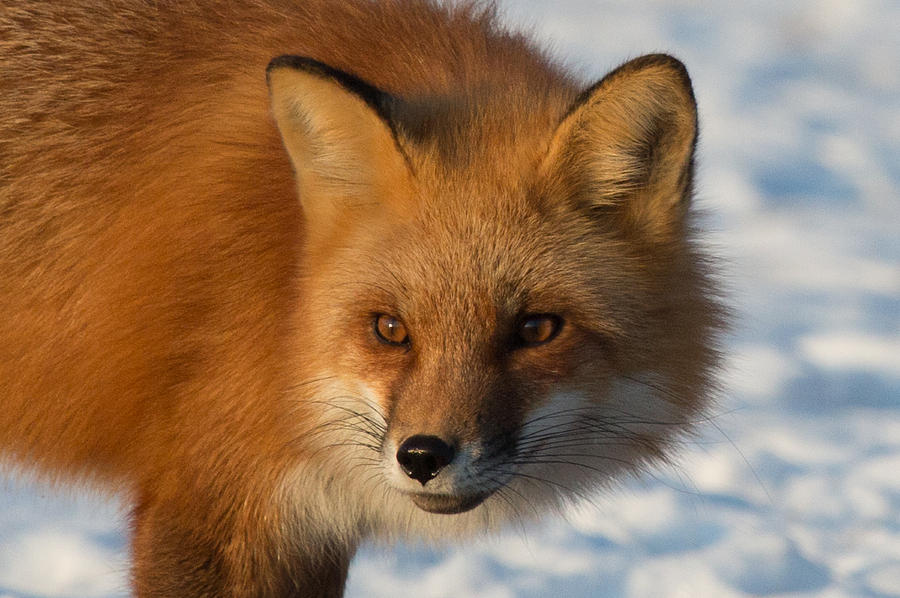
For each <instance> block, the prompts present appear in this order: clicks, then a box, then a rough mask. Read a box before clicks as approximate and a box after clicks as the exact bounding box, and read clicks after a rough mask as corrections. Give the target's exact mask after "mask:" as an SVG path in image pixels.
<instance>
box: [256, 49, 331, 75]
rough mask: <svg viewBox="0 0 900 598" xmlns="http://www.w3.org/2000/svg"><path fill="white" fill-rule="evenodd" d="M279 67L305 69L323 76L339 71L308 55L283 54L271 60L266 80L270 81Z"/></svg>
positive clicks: (296, 69) (267, 68)
mask: <svg viewBox="0 0 900 598" xmlns="http://www.w3.org/2000/svg"><path fill="white" fill-rule="evenodd" d="M279 69H292V70H295V71H305V72H307V73H313V74H315V75H319V76H321V77H328V76H332V77H333V76H334V75H333V74H332V73H333V72H337V71H336V69H334V68H332V67H330V66H328V65H327V64H325V63H324V62H319V61H318V60H315V59H313V58H309V57H308V56H295V55H293V54H283V55H281V56H276V57H275V58H273V59H272V60H270V61H269V64H268V66H267V67H266V80H267V81H268V80H269V78H270V77H271V75H272V72H273V71H277V70H279Z"/></svg>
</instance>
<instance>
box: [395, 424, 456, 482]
mask: <svg viewBox="0 0 900 598" xmlns="http://www.w3.org/2000/svg"><path fill="white" fill-rule="evenodd" d="M455 456H456V448H455V447H454V446H453V445H452V444H449V443H447V442H445V441H444V440H443V439H441V438H438V437H437V436H425V435H421V434H417V435H415V436H410V437H409V438H407V439H406V440H405V441H404V442H403V444H401V445H400V448H399V449H397V463H399V464H400V468H401V469H402V470H403V473H405V474H406V475H408V476H409V477H410V478H411V479H413V480H416V481H418V482H419V483H421V484H422V485H423V486H424V485H425V484H427V483H428V481H429V480H431V479H432V478H434V477H435V476H437V474H438V473H440V471H441V470H442V469H443V468H444V467H445V466H447V465H448V464H449V463H450V462H451V461H453V457H455Z"/></svg>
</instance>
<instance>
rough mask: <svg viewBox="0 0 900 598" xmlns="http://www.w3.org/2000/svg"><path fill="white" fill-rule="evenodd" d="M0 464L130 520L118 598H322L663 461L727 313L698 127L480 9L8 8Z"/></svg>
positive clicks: (643, 66) (677, 89)
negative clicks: (397, 560)
mask: <svg viewBox="0 0 900 598" xmlns="http://www.w3.org/2000/svg"><path fill="white" fill-rule="evenodd" d="M6 4H7V5H6V6H4V8H3V9H2V11H0V90H2V92H0V407H2V408H0V451H2V455H3V462H4V463H6V464H7V465H8V466H9V467H12V468H14V469H18V470H30V471H35V472H37V473H38V474H39V475H42V476H45V477H47V478H49V479H51V480H55V481H60V482H65V481H69V480H79V481H81V482H82V483H84V482H87V483H90V484H96V485H97V486H98V487H101V488H107V489H109V490H110V491H113V492H117V493H118V494H119V495H121V496H122V497H123V498H124V500H125V501H126V502H127V503H128V504H130V505H132V514H131V520H132V542H133V547H132V555H133V561H134V565H133V567H134V572H133V580H134V581H133V583H134V591H135V594H136V595H137V596H140V597H142V598H143V597H151V596H153V597H156V596H159V597H162V596H180V597H183V596H234V597H238V596H248V597H249V596H254V597H255V596H272V597H275V596H293V595H300V596H339V595H340V594H341V592H342V590H343V585H344V580H345V576H346V572H347V567H348V563H349V561H350V559H351V558H352V555H353V553H354V551H355V549H356V547H357V545H358V544H359V542H360V541H362V540H364V539H365V538H368V537H376V538H379V537H380V538H393V537H400V536H407V535H411V536H413V537H424V538H431V539H436V540H439V539H443V538H447V537H454V536H459V535H461V534H466V533H477V532H480V531H483V530H490V529H495V528H497V527H500V526H502V525H503V524H504V523H505V522H508V521H510V520H513V519H521V518H522V517H528V516H531V515H532V514H534V513H540V512H542V511H543V510H546V509H552V508H554V507H557V506H559V505H561V504H564V503H565V502H567V501H569V500H572V499H575V498H577V497H578V496H580V495H581V494H582V493H583V492H586V491H590V490H592V489H594V488H596V487H598V486H602V485H604V484H606V483H609V482H610V481H611V480H614V479H616V478H617V477H618V476H621V475H625V474H628V473H633V472H636V471H640V470H641V469H642V468H643V467H644V466H645V465H646V464H648V463H651V462H654V461H656V460H659V459H665V458H666V456H667V455H668V454H669V452H670V450H671V448H672V447H673V446H674V445H676V444H677V443H678V441H679V439H680V438H682V437H683V435H684V434H685V433H687V432H689V431H690V428H691V422H692V421H696V420H697V419H698V415H699V414H702V413H703V410H704V409H705V408H706V407H707V406H708V403H709V396H710V393H711V388H712V377H713V372H714V368H715V366H716V361H717V352H716V338H717V335H718V333H719V330H720V329H721V326H722V309H721V307H720V305H719V301H718V299H717V294H716V289H715V287H714V285H713V282H712V278H711V274H710V272H709V271H708V265H707V264H708V260H707V258H706V257H705V256H704V255H703V254H702V252H701V251H700V250H699V249H698V246H697V243H696V241H695V236H696V233H695V224H694V218H695V217H694V210H692V209H691V205H690V204H691V190H692V180H693V162H694V150H695V145H696V139H697V120H696V114H697V112H696V106H695V102H694V96H693V92H692V90H691V84H690V80H689V78H688V75H687V73H686V71H685V69H684V67H683V65H682V64H681V63H680V62H678V61H677V60H675V59H674V58H672V57H669V56H666V55H649V56H645V57H642V58H638V59H635V60H633V61H631V62H628V63H626V64H624V65H622V66H621V67H619V68H617V69H616V70H614V71H613V72H611V73H610V74H609V75H607V76H606V77H604V78H603V79H602V80H600V81H599V82H596V83H595V84H593V85H584V84H583V83H582V82H580V81H578V80H577V79H576V78H575V77H573V76H572V75H571V74H569V73H567V72H566V71H565V70H564V69H563V68H561V67H560V66H559V65H557V64H555V63H554V62H553V61H552V60H551V59H549V58H548V57H547V56H545V55H544V54H543V53H542V52H541V51H540V50H539V49H538V48H536V47H535V46H534V45H533V43H532V42H531V41H529V40H528V39H527V38H525V37H523V36H521V35H519V34H515V33H511V32H509V31H506V30H504V29H503V28H502V27H501V26H500V25H499V24H498V21H497V18H496V16H495V15H494V13H493V11H492V10H491V9H490V8H489V7H487V8H486V7H484V6H483V5H481V4H471V3H466V4H460V3H456V4H448V3H436V2H425V1H415V2H414V1H412V0H394V1H383V2H369V1H363V0H352V1H349V0H348V1H341V2H327V1H325V0H309V1H306V2H291V1H289V0H253V1H250V2H242V3H215V2H205V1H202V0H188V1H183V2H140V1H125V0H103V1H102V2H96V1H92V2H81V1H77V0H67V1H64V2H54V3H49V2H7V3H6Z"/></svg>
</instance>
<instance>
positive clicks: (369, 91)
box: [266, 54, 394, 123]
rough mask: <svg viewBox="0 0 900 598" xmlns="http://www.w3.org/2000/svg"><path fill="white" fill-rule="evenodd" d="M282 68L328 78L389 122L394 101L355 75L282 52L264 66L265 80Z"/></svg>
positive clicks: (311, 59)
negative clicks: (357, 97)
mask: <svg viewBox="0 0 900 598" xmlns="http://www.w3.org/2000/svg"><path fill="white" fill-rule="evenodd" d="M282 68H290V69H293V70H297V71H303V72H306V73H309V74H311V75H315V76H317V77H321V78H322V79H329V80H331V81H333V82H335V83H337V84H338V85H340V86H341V87H343V88H344V89H345V90H347V91H348V92H350V93H352V94H355V95H357V96H359V98H360V99H362V100H363V101H364V102H365V103H366V104H368V105H369V107H371V108H372V109H373V110H375V112H377V113H378V115H379V116H380V117H381V118H382V119H384V120H385V122H388V123H390V122H391V118H390V105H391V103H392V102H393V101H394V100H393V98H392V97H391V96H390V95H389V94H387V93H385V92H383V91H381V90H380V89H378V88H377V87H375V86H374V85H372V84H370V83H368V82H367V81H364V80H362V79H360V78H359V77H357V76H356V75H353V74H351V73H348V72H346V71H342V70H340V69H336V68H334V67H333V66H331V65H328V64H325V63H324V62H320V61H318V60H316V59H315V58H310V57H308V56H295V55H292V54H284V55H282V56H276V57H275V58H273V59H272V60H270V61H269V66H267V67H266V81H267V82H268V83H270V84H271V77H272V73H273V72H274V71H276V70H279V69H282Z"/></svg>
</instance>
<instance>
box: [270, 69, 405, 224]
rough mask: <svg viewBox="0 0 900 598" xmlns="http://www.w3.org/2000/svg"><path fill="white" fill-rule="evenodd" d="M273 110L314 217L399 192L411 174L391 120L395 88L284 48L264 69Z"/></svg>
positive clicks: (328, 218)
mask: <svg viewBox="0 0 900 598" xmlns="http://www.w3.org/2000/svg"><path fill="white" fill-rule="evenodd" d="M266 75H267V80H268V84H269V95H270V97H271V103H272V112H273V114H274V116H275V122H276V123H277V125H278V129H279V131H280V133H281V137H282V140H283V141H284V145H285V148H286V149H287V152H288V154H289V155H290V158H291V162H292V163H293V166H294V171H295V173H296V175H297V184H298V186H299V189H300V201H301V203H302V205H303V210H304V212H305V213H306V216H307V218H308V219H312V221H314V222H316V223H323V222H333V221H334V220H335V219H336V218H337V217H339V215H340V214H341V213H343V212H344V211H346V210H347V208H356V207H364V206H371V205H372V204H373V203H379V202H380V201H381V200H382V199H383V198H390V197H391V196H392V195H396V194H398V192H399V191H400V190H401V188H402V187H403V185H404V184H405V183H406V182H407V181H408V180H409V174H410V172H409V168H408V165H407V161H406V158H405V156H404V154H403V152H402V149H401V148H400V146H399V144H398V143H397V139H396V137H395V135H394V131H393V128H392V125H391V120H390V105H391V102H392V98H391V96H389V95H388V94H386V93H384V92H382V91H380V90H379V89H377V88H375V87H373V86H371V85H369V84H368V83H366V82H364V81H362V80H360V79H358V78H356V77H354V76H353V75H350V74H348V73H345V72H343V71H339V70H337V69H334V68H332V67H330V66H328V65H326V64H323V63H321V62H318V61H316V60H313V59H310V58H304V57H300V56H280V57H278V58H275V59H274V60H272V61H271V62H270V63H269V66H268V69H267V70H266Z"/></svg>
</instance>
